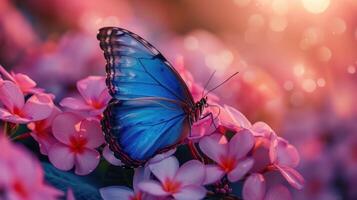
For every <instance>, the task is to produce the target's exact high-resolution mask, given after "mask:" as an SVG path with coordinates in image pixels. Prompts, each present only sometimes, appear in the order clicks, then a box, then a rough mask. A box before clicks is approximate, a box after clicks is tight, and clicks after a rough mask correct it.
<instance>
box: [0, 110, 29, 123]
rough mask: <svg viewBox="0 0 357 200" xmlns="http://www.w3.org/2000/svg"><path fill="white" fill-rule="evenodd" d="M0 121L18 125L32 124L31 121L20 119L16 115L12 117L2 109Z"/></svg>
mask: <svg viewBox="0 0 357 200" xmlns="http://www.w3.org/2000/svg"><path fill="white" fill-rule="evenodd" d="M0 119H1V120H3V121H7V122H12V123H16V124H25V123H28V122H30V120H29V119H25V118H22V117H18V116H16V115H12V114H11V113H9V112H8V111H7V110H5V109H2V108H0Z"/></svg>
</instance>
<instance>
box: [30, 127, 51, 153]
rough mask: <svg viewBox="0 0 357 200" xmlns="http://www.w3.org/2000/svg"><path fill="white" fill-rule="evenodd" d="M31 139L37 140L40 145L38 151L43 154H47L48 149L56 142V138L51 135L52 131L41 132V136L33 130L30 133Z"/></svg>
mask: <svg viewBox="0 0 357 200" xmlns="http://www.w3.org/2000/svg"><path fill="white" fill-rule="evenodd" d="M30 134H31V136H32V137H33V139H35V140H36V142H38V144H39V146H40V152H41V153H42V154H43V155H48V151H49V149H50V148H51V147H52V146H53V145H54V144H55V143H57V140H56V138H55V137H53V135H52V133H50V132H43V133H41V136H40V137H39V136H38V135H37V134H36V133H35V132H31V133H30Z"/></svg>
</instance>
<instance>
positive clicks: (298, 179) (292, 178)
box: [275, 165, 305, 190]
mask: <svg viewBox="0 0 357 200" xmlns="http://www.w3.org/2000/svg"><path fill="white" fill-rule="evenodd" d="M275 167H276V168H278V170H279V171H280V173H281V174H282V175H283V176H284V178H285V179H286V180H287V181H288V182H289V184H290V185H291V186H293V187H294V188H296V189H298V190H301V189H302V188H303V187H304V184H305V180H304V177H302V176H301V174H300V173H299V172H297V171H296V170H295V169H293V168H291V167H287V166H278V165H275Z"/></svg>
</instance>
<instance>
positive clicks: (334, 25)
mask: <svg viewBox="0 0 357 200" xmlns="http://www.w3.org/2000/svg"><path fill="white" fill-rule="evenodd" d="M329 25H330V26H329V27H330V30H331V32H332V34H334V35H339V34H342V33H344V32H345V31H346V22H345V21H344V20H343V19H341V18H334V19H332V20H331V22H330V23H329Z"/></svg>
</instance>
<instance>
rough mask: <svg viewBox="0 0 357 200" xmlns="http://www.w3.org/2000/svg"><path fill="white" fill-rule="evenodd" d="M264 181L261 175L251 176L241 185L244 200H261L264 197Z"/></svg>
mask: <svg viewBox="0 0 357 200" xmlns="http://www.w3.org/2000/svg"><path fill="white" fill-rule="evenodd" d="M265 187H266V186H265V179H264V177H263V175H261V174H252V175H250V176H249V177H248V178H247V180H246V181H245V182H244V185H243V191H242V193H243V199H244V200H263V198H264V195H265Z"/></svg>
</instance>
